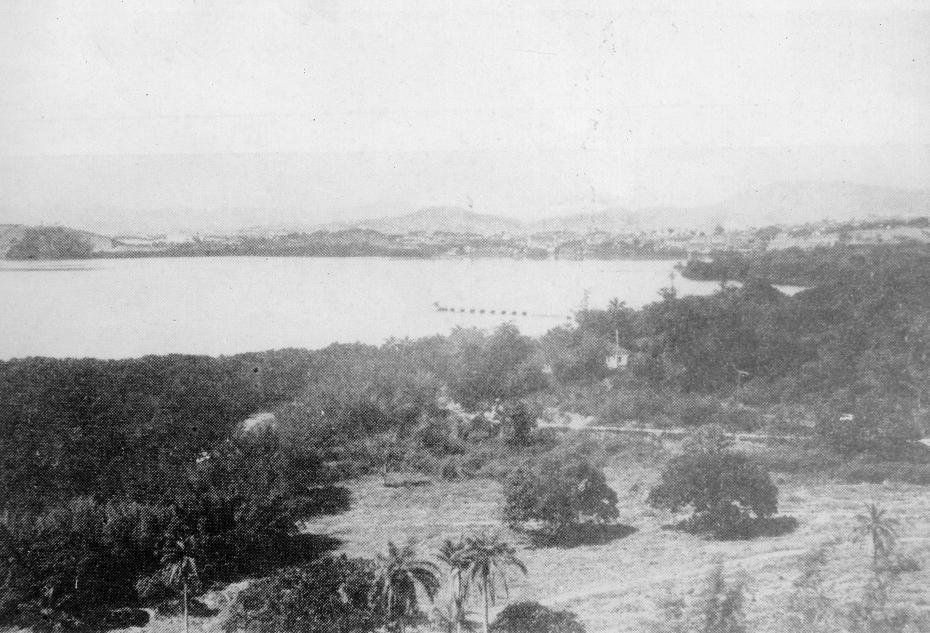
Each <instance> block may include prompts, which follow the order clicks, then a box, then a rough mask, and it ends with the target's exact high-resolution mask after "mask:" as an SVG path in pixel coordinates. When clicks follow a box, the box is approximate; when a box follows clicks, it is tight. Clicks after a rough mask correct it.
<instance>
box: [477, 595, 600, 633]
mask: <svg viewBox="0 0 930 633" xmlns="http://www.w3.org/2000/svg"><path fill="white" fill-rule="evenodd" d="M491 633H584V626H583V625H582V624H581V622H579V621H578V618H577V616H576V615H575V614H574V613H572V612H571V611H556V610H555V609H550V608H548V607H544V606H543V605H541V604H539V603H538V602H515V603H513V604H511V605H508V606H507V607H505V608H504V609H503V610H502V611H501V612H500V613H499V614H498V615H497V619H496V620H494V624H493V625H492V626H491Z"/></svg>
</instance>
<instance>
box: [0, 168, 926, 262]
mask: <svg viewBox="0 0 930 633" xmlns="http://www.w3.org/2000/svg"><path fill="white" fill-rule="evenodd" d="M581 208H588V209H592V208H593V209H594V210H593V211H592V212H587V213H572V211H574V210H577V209H581ZM540 215H543V216H550V217H542V218H540V219H538V220H534V221H531V222H523V221H521V220H518V219H515V218H511V217H507V216H503V215H490V214H483V213H476V212H474V211H472V210H470V209H465V208H462V207H455V206H429V207H425V208H422V209H419V210H416V211H414V212H412V213H406V214H397V215H388V216H386V217H377V218H368V219H364V220H358V221H348V222H332V223H328V224H311V223H301V222H287V223H281V222H277V223H275V222H269V223H267V224H265V223H263V224H261V225H255V226H250V227H247V228H242V229H239V230H228V231H227V233H228V234H238V235H242V236H252V237H261V236H267V235H280V234H282V233H289V232H293V233H302V232H307V233H309V232H313V231H328V232H335V231H344V230H350V229H352V230H359V229H361V230H373V231H378V232H380V233H384V234H408V233H415V232H424V233H439V232H451V233H471V234H474V235H480V236H488V235H498V234H510V235H521V234H523V235H526V234H533V233H549V232H566V233H575V234H587V233H592V232H595V231H603V232H606V233H635V232H640V231H652V230H664V229H667V228H686V229H699V230H709V229H713V228H714V227H716V226H717V225H722V226H723V227H724V228H726V229H739V228H747V227H751V226H756V227H761V226H768V225H773V224H784V225H797V224H805V223H810V222H819V221H822V220H827V219H829V220H834V221H849V220H867V219H876V218H892V217H895V218H912V217H917V216H930V189H921V190H905V189H893V188H888V187H878V186H871V185H861V184H854V183H847V182H827V183H825V182H782V183H775V184H771V185H767V186H764V187H759V188H757V189H751V190H747V191H743V192H741V193H738V194H736V195H734V196H732V197H730V198H727V199H726V200H723V201H721V202H719V203H716V204H712V205H705V206H695V207H672V206H668V207H650V208H642V209H629V208H626V207H624V206H621V205H619V204H617V202H616V201H612V200H601V201H595V202H592V201H590V200H582V199H578V200H568V201H563V202H562V203H560V204H559V205H557V206H553V207H550V208H549V209H548V210H542V209H541V210H540ZM3 226H4V225H0V227H3ZM5 226H6V230H4V231H0V246H2V245H3V242H9V241H10V240H11V239H13V238H14V236H15V235H17V234H18V230H13V229H14V226H18V225H5ZM123 232H124V233H127V234H142V233H146V231H143V229H142V225H140V227H139V228H138V229H137V230H129V231H123ZM175 232H178V233H181V232H188V233H199V234H204V233H205V232H204V231H202V230H200V231H197V230H193V229H190V230H187V231H184V230H183V229H182V230H179V231H175ZM209 233H216V234H222V233H223V231H222V230H220V229H218V228H215V229H212V230H211V231H209ZM93 237H94V240H95V241H96V240H97V239H99V238H100V236H99V235H94V236H93ZM8 246H9V244H7V247H8ZM3 250H4V249H3V248H0V252H2V251H3Z"/></svg>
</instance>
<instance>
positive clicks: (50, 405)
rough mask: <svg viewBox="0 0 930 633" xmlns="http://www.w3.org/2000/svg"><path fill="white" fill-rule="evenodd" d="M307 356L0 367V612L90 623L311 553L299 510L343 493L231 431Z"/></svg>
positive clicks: (296, 460)
mask: <svg viewBox="0 0 930 633" xmlns="http://www.w3.org/2000/svg"><path fill="white" fill-rule="evenodd" d="M307 362H308V359H307V355H306V354H305V353H303V352H290V351H285V352H280V353H269V354H263V355H244V356H239V357H232V358H220V359H209V358H198V357H186V356H167V357H147V358H142V359H138V360H130V361H94V360H63V361H53V360H49V359H23V360H16V361H10V362H6V363H2V364H0V394H2V397H0V403H2V408H0V416H2V420H0V421H2V424H0V430H2V447H3V451H2V459H3V463H2V479H0V499H2V504H3V508H2V512H3V513H2V515H0V559H2V560H3V561H4V562H5V569H4V574H3V583H2V584H0V624H3V625H9V624H19V625H29V626H33V627H34V628H37V629H51V628H56V627H71V628H81V629H88V628H95V627H102V626H105V625H106V624H107V622H108V621H109V619H110V618H111V614H112V609H113V608H115V607H126V606H135V605H137V604H140V602H141V601H144V600H154V601H156V602H161V601H165V600H172V599H176V598H177V596H178V595H179V594H180V593H181V592H182V590H183V593H185V594H186V593H187V590H188V589H189V588H190V586H191V585H193V584H197V585H202V586H209V585H210V584H212V583H214V582H221V581H229V580H233V579H235V578H240V577H242V576H245V575H250V574H255V573H263V572H265V571H267V570H268V569H270V568H273V567H276V566H278V565H281V564H286V563H288V562H293V561H296V560H299V559H301V558H302V557H304V556H305V555H308V554H312V551H313V549H314V544H313V542H312V540H311V539H308V538H300V537H298V536H297V527H296V523H295V522H296V520H297V519H299V518H302V517H309V516H313V515H314V514H318V513H323V512H332V511H338V510H340V509H342V508H345V507H346V505H347V503H348V498H347V495H346V494H345V491H340V489H337V488H333V487H331V486H328V484H329V483H331V478H329V477H328V476H327V474H326V472H325V468H324V465H323V463H322V461H321V460H320V459H318V458H317V457H316V456H315V455H313V454H311V453H308V452H306V451H303V450H300V451H298V450H296V447H294V446H290V445H287V444H285V442H284V441H283V440H282V439H281V438H279V437H277V436H276V435H274V434H270V433H250V434H241V433H237V432H236V429H237V426H238V424H239V423H240V422H241V420H242V418H243V417H245V416H246V415H248V414H249V413H251V412H253V411H254V410H255V409H256V408H258V407H263V406H266V405H269V404H272V403H274V402H276V401H278V400H280V399H281V398H285V397H289V396H293V395H294V393H295V391H294V389H295V387H296V385H295V384H294V383H293V382H292V381H293V379H294V377H295V373H296V375H297V376H300V375H302V374H303V373H304V371H305V369H306V366H307ZM300 382H301V384H302V383H303V380H301V381H300ZM178 558H180V559H181V560H187V561H189V563H186V569H187V571H185V572H184V574H182V575H180V576H179V575H178V574H177V573H169V572H170V569H169V568H170V567H171V566H172V565H173V564H174V562H172V561H175V559H178ZM195 581H196V582H195ZM185 603H186V601H185Z"/></svg>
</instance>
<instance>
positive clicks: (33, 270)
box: [0, 257, 718, 358]
mask: <svg viewBox="0 0 930 633" xmlns="http://www.w3.org/2000/svg"><path fill="white" fill-rule="evenodd" d="M674 264H675V262H670V261H660V262H656V261H548V260H547V261H535V260H510V259H501V260H492V259H480V260H403V259H384V258H344V259H343V258H260V257H239V258H176V259H132V260H94V261H79V262H47V263H41V264H40V263H36V262H3V263H0V271H5V272H8V273H16V274H6V275H0V292H2V296H3V297H4V306H3V310H2V313H0V357H2V358H10V357H18V356H27V355H47V356H97V357H106V358H114V357H127V356H138V355H142V354H162V353H168V352H180V353H196V354H223V353H236V352H242V351H253V350H263V349H271V348H280V347H310V348H314V347H321V346H325V345H327V344H329V343H332V342H336V341H338V342H354V341H361V342H366V343H380V342H382V341H384V340H385V339H387V338H390V337H404V336H411V337H415V336H426V335H431V334H437V333H446V332H448V331H449V330H450V329H452V328H453V327H456V326H465V327H469V326H477V327H494V326H496V325H499V324H500V323H503V322H507V321H511V322H514V323H516V324H517V325H518V326H519V328H520V329H521V331H523V332H525V333H527V334H533V335H537V334H542V333H543V332H545V331H546V330H548V329H550V328H552V327H553V326H556V325H559V324H561V323H564V322H565V321H566V320H567V319H568V318H570V316H571V314H572V312H573V311H574V310H576V309H577V308H578V307H579V306H580V305H581V303H582V301H584V300H585V297H587V301H588V302H589V304H590V305H591V306H593V307H597V306H605V305H606V304H607V302H608V301H609V300H610V299H611V298H613V297H617V298H619V299H620V300H621V301H625V302H626V303H627V304H628V305H630V306H633V307H638V306H641V305H644V304H646V303H649V302H651V301H655V300H656V299H657V298H658V291H659V289H660V288H663V287H666V286H668V284H669V273H670V272H671V270H672V267H673V266H674ZM50 273H54V274H50ZM675 285H676V287H677V289H678V291H679V292H680V293H685V294H688V293H691V294H707V293H710V292H713V291H714V290H715V289H716V288H717V287H718V284H716V283H713V282H695V281H689V280H687V279H681V278H680V277H679V278H677V279H676V280H675ZM437 304H438V305H439V306H447V307H451V306H454V307H456V308H457V311H451V310H447V311H445V312H442V311H439V310H438V309H437V307H436V306H437ZM461 309H465V310H466V311H464V312H462V311H461ZM472 309H474V310H475V312H471V310H472ZM481 310H484V311H485V312H484V313H481V312H480V311H481ZM513 312H517V313H518V314H517V315H514V314H513ZM524 312H526V316H524V315H523V313H524ZM502 313H503V314H502Z"/></svg>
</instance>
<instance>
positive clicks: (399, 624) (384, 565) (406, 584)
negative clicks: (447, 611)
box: [374, 542, 440, 633]
mask: <svg viewBox="0 0 930 633" xmlns="http://www.w3.org/2000/svg"><path fill="white" fill-rule="evenodd" d="M376 566H377V569H376V572H375V584H374V593H375V599H376V600H383V601H384V603H385V619H386V624H387V626H388V628H389V629H391V630H397V631H399V632H400V633H404V631H405V630H406V628H407V623H408V621H409V620H412V619H413V618H415V617H416V616H417V615H419V614H420V605H419V600H418V597H417V589H418V588H420V589H422V590H423V592H424V593H425V594H426V596H427V598H428V599H429V600H430V601H432V600H433V598H435V597H436V593H437V592H438V591H439V585H440V583H439V569H438V568H437V567H436V565H434V564H433V563H431V562H429V561H426V560H421V559H418V558H417V554H416V549H415V548H414V546H413V544H412V543H408V544H407V545H405V546H403V547H398V546H397V545H395V544H394V543H393V542H389V543H388V547H387V553H386V554H379V555H378V557H377V560H376Z"/></svg>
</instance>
